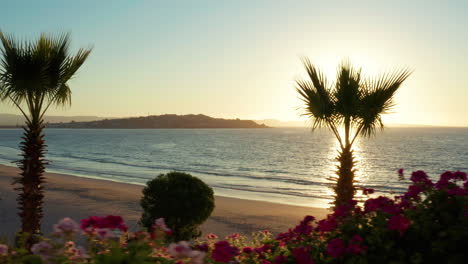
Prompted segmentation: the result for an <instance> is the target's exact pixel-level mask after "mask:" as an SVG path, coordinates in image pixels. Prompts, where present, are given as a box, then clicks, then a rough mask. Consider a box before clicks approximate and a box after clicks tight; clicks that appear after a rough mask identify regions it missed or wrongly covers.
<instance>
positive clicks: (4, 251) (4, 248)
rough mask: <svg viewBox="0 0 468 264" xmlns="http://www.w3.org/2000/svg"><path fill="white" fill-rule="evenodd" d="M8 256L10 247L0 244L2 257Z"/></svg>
mask: <svg viewBox="0 0 468 264" xmlns="http://www.w3.org/2000/svg"><path fill="white" fill-rule="evenodd" d="M7 254H8V246H7V245H4V244H0V255H7Z"/></svg>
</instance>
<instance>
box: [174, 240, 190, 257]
mask: <svg viewBox="0 0 468 264" xmlns="http://www.w3.org/2000/svg"><path fill="white" fill-rule="evenodd" d="M168 251H169V254H171V256H172V257H174V258H184V257H188V256H189V255H190V253H191V252H192V248H190V244H189V243H188V242H186V241H180V242H178V243H177V244H176V243H172V244H170V245H169V248H168Z"/></svg>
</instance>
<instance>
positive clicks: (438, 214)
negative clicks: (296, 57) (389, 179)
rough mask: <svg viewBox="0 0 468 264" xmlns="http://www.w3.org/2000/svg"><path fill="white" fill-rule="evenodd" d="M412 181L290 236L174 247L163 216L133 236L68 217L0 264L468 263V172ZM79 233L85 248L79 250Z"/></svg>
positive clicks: (108, 220)
mask: <svg viewBox="0 0 468 264" xmlns="http://www.w3.org/2000/svg"><path fill="white" fill-rule="evenodd" d="M410 179H411V181H412V184H411V185H410V186H409V187H408V190H407V192H406V193H405V194H403V195H401V196H396V197H394V198H393V199H391V198H388V197H384V196H379V197H375V198H369V199H367V200H366V201H365V202H364V203H363V205H358V204H357V203H356V202H355V201H351V202H350V203H348V204H347V205H345V206H341V207H337V208H336V209H335V211H334V212H333V213H332V214H330V215H328V217H327V218H326V219H322V220H320V221H317V220H316V219H314V217H312V216H306V217H305V218H304V219H303V220H302V221H301V222H300V223H299V225H297V226H296V227H294V228H291V229H289V230H288V231H287V232H284V233H281V234H279V235H277V236H273V235H272V234H271V233H270V232H268V231H262V232H258V233H257V234H255V235H254V238H253V239H249V240H247V239H246V238H244V237H242V236H240V235H239V234H232V235H231V236H228V237H226V238H225V239H224V240H220V239H218V238H217V237H216V236H215V235H214V234H208V235H207V236H206V238H204V239H202V240H198V241H191V242H187V241H181V242H178V243H171V244H169V245H168V244H166V243H165V237H166V236H168V235H170V234H171V231H170V229H169V228H167V226H166V225H165V223H164V220H163V219H157V220H156V221H155V223H154V228H153V229H152V231H151V232H143V231H139V232H135V233H132V232H128V231H127V227H126V226H125V224H124V222H123V220H122V218H121V217H119V216H107V217H102V218H100V217H90V218H88V219H83V220H82V221H81V226H78V225H77V224H76V223H75V222H73V221H72V220H71V219H68V218H65V219H63V220H62V221H60V222H59V223H58V224H57V225H55V232H54V233H53V234H52V235H51V237H49V238H43V240H42V241H41V242H39V243H37V244H35V245H34V246H33V247H32V249H31V251H32V254H30V253H28V252H27V251H26V250H24V249H22V248H11V247H8V246H7V245H0V263H38V264H41V263H61V264H65V263H99V264H101V263H102V264H104V263H114V264H119V263H121V264H123V263H137V264H138V263H141V264H143V263H180V264H182V263H249V264H250V263H261V264H270V263H275V264H281V263H300V264H313V263H364V264H365V263H466V257H467V253H466V245H467V244H468V181H467V174H466V173H463V172H445V173H443V174H442V175H441V176H440V179H439V181H438V182H436V183H433V182H432V181H431V180H430V179H429V178H428V177H427V175H426V174H425V173H424V172H423V171H416V172H413V173H412V175H411V178H410ZM373 192H374V191H373V190H372V189H363V193H364V194H365V195H370V194H372V193H373ZM80 229H81V231H80ZM80 232H81V233H82V234H83V235H84V236H85V237H86V238H87V241H88V243H87V248H86V249H85V248H81V247H79V246H76V245H75V242H74V239H75V236H77V235H78V234H79V233H80Z"/></svg>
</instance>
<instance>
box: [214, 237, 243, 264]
mask: <svg viewBox="0 0 468 264" xmlns="http://www.w3.org/2000/svg"><path fill="white" fill-rule="evenodd" d="M237 255H239V249H238V248H237V247H233V246H231V245H230V244H229V242H227V241H218V242H216V243H215V244H214V249H213V251H212V252H211V257H212V258H213V259H214V260H215V261H218V262H223V263H227V262H229V261H230V260H231V259H232V258H234V257H235V256H237Z"/></svg>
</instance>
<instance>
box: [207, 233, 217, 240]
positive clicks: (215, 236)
mask: <svg viewBox="0 0 468 264" xmlns="http://www.w3.org/2000/svg"><path fill="white" fill-rule="evenodd" d="M206 238H208V239H217V238H218V236H217V235H215V234H213V233H209V234H208V235H206Z"/></svg>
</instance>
